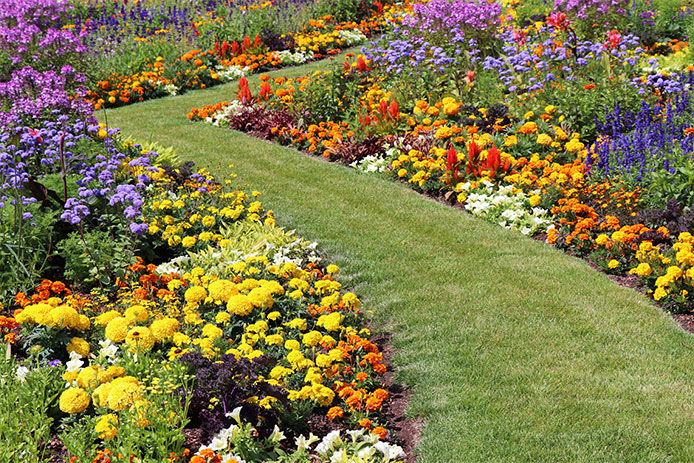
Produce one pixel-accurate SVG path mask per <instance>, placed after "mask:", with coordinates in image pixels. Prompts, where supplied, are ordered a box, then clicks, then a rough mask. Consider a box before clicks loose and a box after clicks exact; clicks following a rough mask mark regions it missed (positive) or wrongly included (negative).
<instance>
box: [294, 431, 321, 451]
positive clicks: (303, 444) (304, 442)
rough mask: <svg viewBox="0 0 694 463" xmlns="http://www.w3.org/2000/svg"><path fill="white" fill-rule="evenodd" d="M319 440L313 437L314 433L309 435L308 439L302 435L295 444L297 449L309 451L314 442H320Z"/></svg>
mask: <svg viewBox="0 0 694 463" xmlns="http://www.w3.org/2000/svg"><path fill="white" fill-rule="evenodd" d="M318 440H319V438H318V436H315V435H313V433H309V435H308V439H306V438H305V437H304V435H303V434H302V435H300V436H299V437H297V438H296V440H295V441H294V442H295V443H296V448H297V449H298V450H304V449H308V448H309V447H310V446H311V444H313V443H314V442H318Z"/></svg>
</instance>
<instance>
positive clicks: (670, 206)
mask: <svg viewBox="0 0 694 463" xmlns="http://www.w3.org/2000/svg"><path fill="white" fill-rule="evenodd" d="M464 3H465V2H461V8H462V6H465V5H463V4H464ZM473 3H474V2H473ZM472 6H474V8H481V9H482V10H481V11H480V12H478V14H475V15H467V13H466V14H463V13H461V15H460V17H458V16H451V15H448V14H445V11H446V10H445V9H446V8H449V7H450V5H444V4H441V5H439V4H437V3H435V2H430V3H428V4H426V5H424V6H419V5H416V6H415V7H414V8H413V12H412V13H407V12H405V13H403V15H402V16H401V17H400V18H398V19H397V21H396V24H395V27H394V28H393V32H392V33H389V34H386V35H384V36H383V37H382V38H381V39H380V40H378V41H377V42H374V43H372V44H371V45H370V46H369V47H365V48H364V50H363V51H364V55H362V56H358V57H354V56H352V57H351V58H352V59H351V60H349V59H348V60H347V61H346V62H345V63H344V65H343V66H342V67H341V68H339V69H335V70H333V71H328V72H324V73H319V74H314V75H311V76H307V77H305V78H296V79H289V80H287V79H283V78H276V79H270V78H267V77H262V78H261V82H262V83H261V85H260V87H259V88H258V89H251V88H250V87H249V86H248V84H247V82H245V81H242V82H241V84H240V87H239V98H238V101H235V102H234V101H231V102H230V101H227V102H222V103H219V104H217V105H210V106H207V107H204V108H194V109H192V110H191V111H190V112H189V113H188V118H189V119H191V120H198V121H205V122H207V123H211V124H214V125H218V126H224V127H229V128H232V129H235V130H241V131H246V132H249V133H251V134H253V135H255V136H259V137H261V138H265V139H270V140H275V141H277V142H278V143H282V144H286V145H292V146H295V147H296V148H298V149H300V150H303V151H306V152H309V153H314V152H315V153H317V154H321V155H323V156H324V157H325V158H328V159H330V160H335V161H341V162H344V163H346V164H350V165H352V166H354V167H357V168H359V169H360V170H363V171H368V172H378V173H381V174H382V175H388V176H391V177H392V178H394V179H396V180H398V181H402V182H406V183H407V184H409V185H410V186H411V187H412V188H414V189H416V190H418V191H421V192H424V193H426V194H429V195H433V196H435V197H438V198H441V199H442V200H444V201H447V202H450V203H457V204H459V205H460V206H462V207H463V208H464V209H465V210H467V211H469V212H471V213H472V214H475V215H477V216H480V217H484V218H485V219H487V220H490V221H492V222H494V223H498V224H499V225H501V226H504V227H506V228H510V229H514V230H517V231H520V232H521V233H524V234H527V235H535V236H541V237H543V238H544V239H546V241H547V242H549V243H551V244H554V245H556V246H559V247H561V248H564V249H566V250H567V251H570V252H572V253H575V254H578V255H580V256H584V257H587V258H588V259H590V260H592V261H593V262H595V263H596V264H597V265H598V266H599V267H600V268H602V269H603V270H604V271H606V272H608V273H613V274H621V275H628V276H631V278H633V279H636V281H638V284H639V285H641V286H642V287H643V288H644V290H645V291H646V292H647V293H648V294H650V295H651V296H652V297H653V298H654V299H655V300H656V301H658V302H659V303H661V304H662V305H663V306H664V307H665V308H666V309H667V310H669V311H672V312H689V311H690V310H692V299H691V296H690V291H691V289H692V288H691V287H692V285H693V284H694V279H693V278H692V277H694V273H693V272H694V270H690V267H691V263H690V261H689V256H690V254H691V245H692V243H691V238H690V235H689V233H690V232H691V220H690V217H691V212H690V211H691V207H692V198H691V194H690V192H691V186H690V180H689V179H690V178H691V175H690V170H691V169H690V165H689V164H690V163H691V156H692V136H694V129H693V128H692V127H691V126H692V121H691V120H690V118H689V116H688V115H689V114H690V111H689V107H690V101H691V96H690V93H689V89H690V87H691V82H692V80H691V79H692V76H691V75H690V74H688V69H687V68H686V67H684V68H681V71H680V72H679V73H669V74H666V73H663V71H660V70H658V69H657V68H656V69H654V68H653V66H654V65H655V66H657V63H658V61H659V58H657V57H655V56H654V55H653V50H654V49H655V48H657V47H655V48H654V46H653V45H652V44H651V45H649V46H645V45H643V44H642V40H645V39H641V38H640V37H638V36H636V35H629V34H627V33H622V32H620V31H619V30H617V29H609V28H606V29H605V30H602V31H595V30H593V31H591V32H590V36H586V37H585V38H580V34H588V33H587V32H585V31H584V30H583V25H584V24H583V22H582V21H584V18H588V17H592V16H591V15H592V14H595V13H596V12H600V11H601V10H600V9H601V8H607V9H608V10H609V14H610V15H613V17H614V18H616V19H615V20H619V21H622V22H624V21H623V20H622V18H623V17H624V15H625V14H626V13H625V11H622V10H620V8H621V6H619V5H616V4H615V5H607V4H605V5H602V4H601V5H598V6H596V5H592V4H590V5H589V4H585V5H584V4H581V6H580V8H579V7H578V6H577V5H575V4H574V3H571V2H568V3H567V5H564V4H563V3H561V2H558V3H557V7H558V8H560V9H559V10H556V11H553V12H551V13H550V14H548V15H534V16H532V20H526V19H521V17H520V15H519V13H518V10H517V9H515V8H514V7H513V6H511V7H507V8H506V9H505V10H504V11H502V7H501V6H500V5H498V4H495V3H493V2H492V3H487V4H475V5H472V4H471V7H472ZM466 8H467V7H466ZM596 8H597V10H596ZM634 8H636V7H634ZM442 11H443V13H442ZM460 11H466V12H467V11H468V10H467V9H465V8H462V9H461V10H460ZM470 11H472V10H470ZM475 11H477V10H475ZM601 14H602V13H601ZM569 15H571V16H569ZM473 16H474V18H476V19H474V20H473V19H472V17H473ZM485 18H486V19H485ZM480 21H482V23H483V24H482V23H479V22H480ZM673 50H674V48H673ZM676 52H677V53H679V51H676ZM348 58H350V57H348ZM355 58H356V59H355ZM662 61H664V63H668V59H667V58H665V59H662ZM497 79H499V80H497Z"/></svg>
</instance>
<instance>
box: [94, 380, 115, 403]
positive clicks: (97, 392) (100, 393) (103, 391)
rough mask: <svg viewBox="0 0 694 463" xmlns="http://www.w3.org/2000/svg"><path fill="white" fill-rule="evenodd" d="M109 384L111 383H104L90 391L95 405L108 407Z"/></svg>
mask: <svg viewBox="0 0 694 463" xmlns="http://www.w3.org/2000/svg"><path fill="white" fill-rule="evenodd" d="M111 384H112V383H104V384H102V385H101V386H99V387H97V388H96V389H94V392H92V398H93V399H94V405H96V406H97V407H108V395H109V393H110V392H111Z"/></svg>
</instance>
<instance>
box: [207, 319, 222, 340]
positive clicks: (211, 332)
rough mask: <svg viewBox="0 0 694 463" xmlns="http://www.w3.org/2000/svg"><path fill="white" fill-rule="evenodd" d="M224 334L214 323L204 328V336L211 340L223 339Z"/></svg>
mask: <svg viewBox="0 0 694 463" xmlns="http://www.w3.org/2000/svg"><path fill="white" fill-rule="evenodd" d="M223 334H224V333H223V332H222V330H221V329H220V328H219V327H218V326H217V325H213V324H212V323H208V324H206V325H205V326H204V327H203V328H202V335H203V336H204V337H206V338H209V339H218V338H221V337H222V335H223Z"/></svg>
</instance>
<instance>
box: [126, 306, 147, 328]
mask: <svg viewBox="0 0 694 463" xmlns="http://www.w3.org/2000/svg"><path fill="white" fill-rule="evenodd" d="M123 316H124V317H125V319H126V320H128V322H129V323H132V324H135V323H142V322H144V321H145V320H147V319H148V318H149V312H148V311H147V309H145V308H144V307H143V306H141V305H133V306H131V307H128V308H127V309H125V313H124V314H123Z"/></svg>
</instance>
